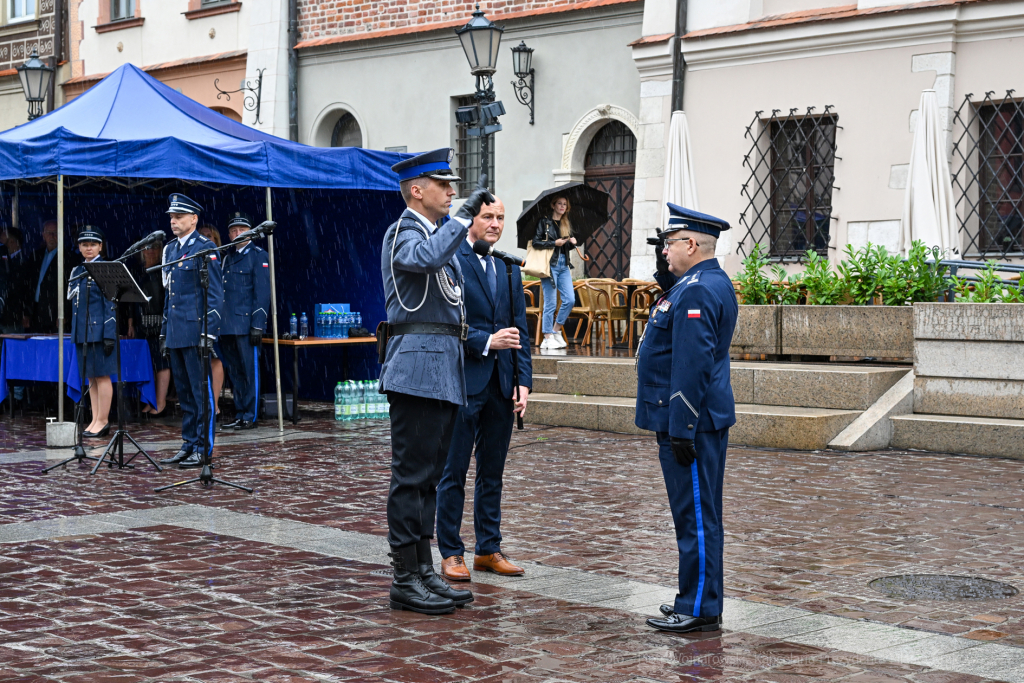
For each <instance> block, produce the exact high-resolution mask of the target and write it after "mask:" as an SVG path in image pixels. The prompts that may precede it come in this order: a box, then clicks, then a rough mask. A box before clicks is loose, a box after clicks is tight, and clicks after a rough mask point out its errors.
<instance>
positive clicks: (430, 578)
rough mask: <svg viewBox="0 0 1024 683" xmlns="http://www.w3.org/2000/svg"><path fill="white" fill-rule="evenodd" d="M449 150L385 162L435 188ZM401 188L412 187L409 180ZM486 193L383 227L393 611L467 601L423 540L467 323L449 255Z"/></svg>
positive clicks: (459, 386) (460, 385)
mask: <svg viewBox="0 0 1024 683" xmlns="http://www.w3.org/2000/svg"><path fill="white" fill-rule="evenodd" d="M452 156H453V151H452V150H451V149H439V150H435V151H433V152H427V153H426V154H421V155H418V156H415V157H410V158H408V159H405V160H404V161H401V162H399V163H398V164H395V165H394V166H392V170H393V171H395V172H396V173H397V174H398V178H399V182H400V183H404V182H405V181H409V180H415V179H426V178H429V179H431V180H424V182H423V185H425V186H427V187H428V188H433V190H434V191H436V189H437V188H434V187H433V186H432V185H431V183H432V182H437V183H442V184H447V183H449V182H451V181H454V180H459V177H458V176H456V175H455V174H453V173H452V170H451V167H450V164H451V159H452ZM410 185H411V187H410ZM403 187H407V188H409V189H410V191H411V189H412V188H413V187H415V184H406V185H404V186H403ZM485 201H486V202H490V201H493V197H491V196H490V193H489V192H487V190H486V189H483V188H477V190H475V191H474V192H473V193H472V194H471V195H470V197H469V198H468V199H467V200H466V202H465V203H464V204H463V206H462V207H460V209H459V211H458V212H457V213H456V215H455V217H454V218H453V219H452V220H449V221H447V222H446V223H443V224H442V225H440V227H436V226H434V225H432V224H431V222H430V221H431V219H429V218H428V217H426V216H423V215H421V214H419V213H417V212H415V211H413V210H412V209H406V210H405V211H404V212H403V213H402V215H401V217H400V218H399V219H398V220H397V221H395V222H394V223H392V224H391V225H390V226H389V227H388V229H387V231H386V232H385V234H384V241H383V244H382V249H381V275H382V277H383V281H384V295H385V300H386V305H387V313H388V320H387V330H386V331H385V330H384V329H383V326H382V328H381V329H378V335H379V342H380V340H381V339H383V338H384V337H386V338H387V342H386V347H385V348H384V350H383V354H382V356H383V368H382V370H381V379H380V391H381V392H383V393H385V394H387V397H388V403H389V406H390V417H391V449H392V455H391V486H390V491H389V493H388V502H387V518H388V543H389V544H390V546H391V557H392V564H393V566H394V568H395V577H394V581H393V582H392V586H391V591H390V605H391V607H392V608H393V609H408V610H412V611H417V612H423V613H428V614H443V613H446V612H451V611H452V610H454V609H455V607H456V605H461V604H465V603H467V602H469V601H471V600H472V599H473V595H472V593H470V592H469V591H457V590H454V589H452V588H451V587H450V586H449V585H448V584H447V583H446V582H444V580H443V579H441V578H440V577H439V576H437V575H436V574H435V573H434V570H433V557H432V555H431V549H430V539H431V538H433V535H434V514H435V507H436V499H437V484H438V481H440V479H441V473H442V471H443V469H444V464H445V461H446V459H447V456H448V448H449V445H450V443H451V438H452V426H453V423H454V420H455V415H456V412H457V411H458V408H459V406H461V405H463V404H465V402H466V381H465V375H464V372H463V348H462V340H463V339H464V338H465V335H466V330H467V329H468V328H467V326H466V311H465V306H464V304H463V299H462V291H463V286H464V283H463V273H462V267H461V265H460V264H459V259H458V258H457V257H456V255H455V254H456V252H457V251H458V249H459V246H460V245H461V244H462V243H464V242H465V240H466V234H467V232H468V227H469V224H470V223H471V222H472V220H473V217H474V216H475V215H476V214H477V213H478V212H479V210H480V206H481V204H482V203H483V202H485ZM421 208H422V207H421Z"/></svg>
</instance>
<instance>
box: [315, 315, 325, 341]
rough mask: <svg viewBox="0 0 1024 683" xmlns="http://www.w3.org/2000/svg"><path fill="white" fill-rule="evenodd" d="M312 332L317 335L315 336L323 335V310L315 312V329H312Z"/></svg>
mask: <svg viewBox="0 0 1024 683" xmlns="http://www.w3.org/2000/svg"><path fill="white" fill-rule="evenodd" d="M313 334H314V335H315V336H317V337H323V336H324V314H323V312H320V313H317V314H316V329H315V330H314V331H313Z"/></svg>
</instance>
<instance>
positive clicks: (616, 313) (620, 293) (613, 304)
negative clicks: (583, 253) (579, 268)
mask: <svg viewBox="0 0 1024 683" xmlns="http://www.w3.org/2000/svg"><path fill="white" fill-rule="evenodd" d="M587 283H588V284H589V285H590V286H592V287H595V288H597V289H600V290H601V291H603V292H604V293H605V296H606V297H607V300H608V308H607V309H606V310H607V316H608V330H609V335H613V334H614V329H615V327H617V325H616V323H622V324H623V325H625V324H627V323H628V322H629V305H628V301H627V298H628V297H627V295H626V288H625V287H623V286H622V285H621V284H620V283H619V282H618V281H617V280H613V279H611V278H591V279H590V280H587ZM626 334H627V332H626V330H623V331H622V338H621V339H620V340H619V341H623V340H625V338H626ZM611 339H612V341H613V342H614V341H615V337H614V336H611Z"/></svg>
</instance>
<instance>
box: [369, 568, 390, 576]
mask: <svg viewBox="0 0 1024 683" xmlns="http://www.w3.org/2000/svg"><path fill="white" fill-rule="evenodd" d="M370 574H372V575H373V576H394V575H395V570H394V569H374V570H373V571H372V572H370Z"/></svg>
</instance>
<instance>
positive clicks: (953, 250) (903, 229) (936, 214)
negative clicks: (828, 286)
mask: <svg viewBox="0 0 1024 683" xmlns="http://www.w3.org/2000/svg"><path fill="white" fill-rule="evenodd" d="M956 223H957V220H956V200H955V199H954V197H953V181H952V178H951V177H950V173H949V161H948V157H947V155H946V141H945V135H944V133H943V130H942V121H941V119H940V118H939V105H938V102H937V100H936V98H935V91H934V90H925V91H923V92H922V93H921V106H920V109H919V110H918V118H917V128H916V130H915V131H914V143H913V146H912V147H911V148H910V169H909V172H908V173H907V194H906V197H905V199H904V201H903V220H902V221H901V224H900V241H899V251H900V255H902V256H903V257H904V258H906V256H907V253H908V252H909V251H910V246H911V244H912V243H913V242H914V240H921V241H922V242H924V244H925V246H927V247H938V248H939V250H940V251H941V252H942V253H943V255H945V256H946V257H951V258H959V257H960V237H959V234H958V230H957V226H956Z"/></svg>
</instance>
